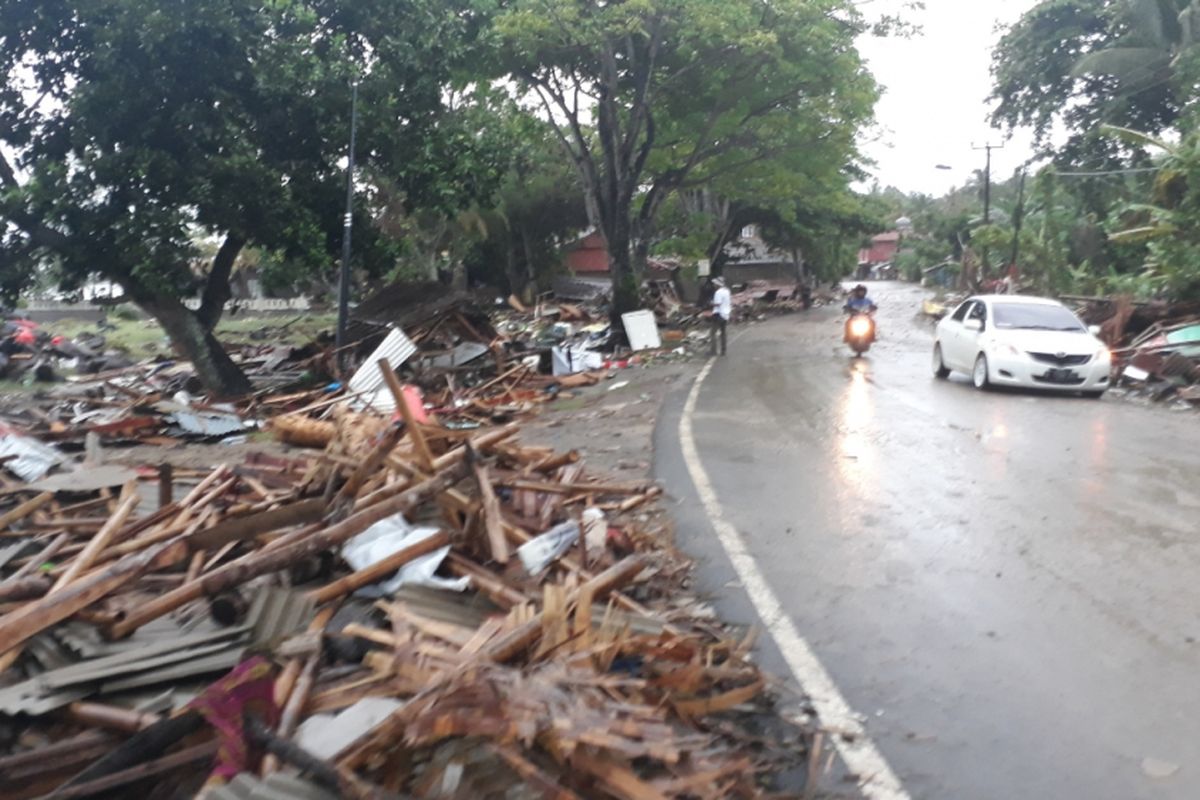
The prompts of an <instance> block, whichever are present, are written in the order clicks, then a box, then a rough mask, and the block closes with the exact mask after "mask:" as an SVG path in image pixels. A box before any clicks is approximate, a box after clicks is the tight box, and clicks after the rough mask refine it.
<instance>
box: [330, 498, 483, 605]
mask: <svg viewBox="0 0 1200 800" xmlns="http://www.w3.org/2000/svg"><path fill="white" fill-rule="evenodd" d="M437 532H438V529H437V528H414V527H412V526H411V525H409V524H408V520H406V519H405V518H404V515H403V514H396V515H395V516H392V517H388V518H387V519H384V520H380V521H379V522H376V523H375V524H374V525H372V526H371V527H369V528H367V529H366V530H365V531H363V532H362V533H360V534H359V535H358V536H355V537H354V538H353V539H351V540H350V541H348V542H346V543H345V544H344V545H342V558H343V559H345V561H346V563H347V564H349V565H350V566H351V567H352V568H353V569H355V570H360V569H366V568H367V567H369V566H371V565H372V564H374V563H376V562H379V561H382V560H383V559H385V558H387V557H388V556H390V555H392V554H393V553H398V552H400V551H401V550H403V549H404V548H406V547H411V546H413V545H414V544H417V543H418V542H421V541H424V540H425V539H428V538H429V537H430V536H433V535H434V534H435V533H437ZM449 554H450V547H449V546H446V547H442V548H439V549H437V550H434V551H433V552H432V553H428V554H426V555H423V556H420V557H418V558H415V559H413V560H412V561H410V562H408V563H407V564H405V565H404V566H403V567H401V568H400V569H399V571H398V572H397V573H396V574H395V575H394V576H392V577H391V578H389V579H387V580H385V581H382V582H380V583H376V584H373V585H371V586H364V587H363V588H362V589H360V590H359V591H360V592H361V593H362V594H364V595H366V596H368V597H382V596H384V595H389V594H395V592H396V591H397V590H398V589H399V588H400V587H401V586H429V587H432V588H434V589H449V590H451V591H455V592H462V591H465V590H466V589H467V587H468V586H470V585H471V580H470V578H458V579H456V580H451V579H447V578H439V577H438V576H437V575H435V574H434V573H436V572H437V568H438V567H439V566H441V563H442V561H443V560H445V558H446V556H447V555H449Z"/></svg>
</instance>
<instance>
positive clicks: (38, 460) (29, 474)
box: [0, 426, 63, 481]
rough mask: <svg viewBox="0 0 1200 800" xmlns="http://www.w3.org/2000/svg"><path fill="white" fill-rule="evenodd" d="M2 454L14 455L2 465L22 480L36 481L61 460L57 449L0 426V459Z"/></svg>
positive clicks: (60, 454)
mask: <svg viewBox="0 0 1200 800" xmlns="http://www.w3.org/2000/svg"><path fill="white" fill-rule="evenodd" d="M4 456H15V458H10V459H9V460H7V461H4V462H3V463H4V467H5V468H6V469H8V471H9V472H11V473H13V474H14V475H16V476H17V477H18V478H20V479H21V480H23V481H36V480H38V479H39V478H41V477H42V476H44V475H45V474H46V473H47V472H49V471H50V470H51V468H53V467H55V466H56V465H58V464H61V463H62V462H63V456H62V453H60V452H58V450H57V449H55V448H53V447H51V446H50V445H48V444H42V443H41V442H39V441H38V440H37V439H31V438H29V437H28V436H21V435H20V434H18V433H14V432H13V431H12V429H11V428H5V427H3V426H0V459H3V458H4Z"/></svg>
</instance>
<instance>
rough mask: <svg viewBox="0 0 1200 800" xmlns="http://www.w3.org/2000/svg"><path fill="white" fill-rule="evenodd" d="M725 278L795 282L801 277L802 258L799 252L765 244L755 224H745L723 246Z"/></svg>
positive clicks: (733, 281)
mask: <svg viewBox="0 0 1200 800" xmlns="http://www.w3.org/2000/svg"><path fill="white" fill-rule="evenodd" d="M725 256H726V261H725V269H724V274H725V278H726V280H728V281H729V282H730V283H735V284H736V283H747V282H749V281H775V282H793V283H794V282H795V281H797V280H798V279H799V278H800V273H801V270H802V268H803V259H801V257H800V254H799V253H795V254H792V253H788V252H785V251H783V250H777V249H775V248H773V247H771V246H770V245H769V244H767V241H766V240H765V239H763V237H762V231H761V230H760V229H759V227H758V226H757V225H747V226H746V227H744V228H742V230H741V231H740V232H739V236H738V238H736V239H734V240H733V241H732V242H730V243H729V244H727V245H725Z"/></svg>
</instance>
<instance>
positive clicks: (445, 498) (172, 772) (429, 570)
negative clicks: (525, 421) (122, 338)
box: [0, 362, 766, 800]
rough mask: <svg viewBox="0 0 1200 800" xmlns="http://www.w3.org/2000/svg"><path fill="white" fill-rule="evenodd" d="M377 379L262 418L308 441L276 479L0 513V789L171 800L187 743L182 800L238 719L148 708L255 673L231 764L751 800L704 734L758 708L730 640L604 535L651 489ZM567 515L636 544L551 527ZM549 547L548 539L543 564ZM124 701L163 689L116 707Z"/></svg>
mask: <svg viewBox="0 0 1200 800" xmlns="http://www.w3.org/2000/svg"><path fill="white" fill-rule="evenodd" d="M381 366H383V367H386V362H383V363H382V364H381ZM387 371H388V372H389V373H390V370H387ZM519 374H520V373H519V372H513V371H512V370H510V371H508V372H506V373H503V374H502V376H501V377H502V378H504V377H505V376H509V378H510V379H515V378H518V377H519ZM393 377H394V376H393ZM503 382H504V381H503V380H501V383H503ZM389 385H390V386H391V388H392V390H393V391H394V393H395V397H396V401H397V403H398V404H399V406H400V408H401V409H404V410H403V411H402V412H401V413H400V414H397V415H396V418H395V419H388V418H385V417H383V416H380V415H377V414H374V413H371V412H369V411H366V412H364V411H356V410H354V409H353V408H352V407H351V406H350V405H349V404H342V405H330V404H317V405H316V406H314V410H312V411H308V412H304V413H300V414H296V413H293V414H290V415H288V416H282V417H278V418H277V419H276V420H275V422H274V425H273V427H274V429H275V431H276V432H277V433H279V434H280V435H281V436H282V437H283V438H285V440H288V441H294V442H297V443H301V444H305V445H313V444H318V443H319V444H320V446H321V447H322V448H323V450H322V451H321V452H310V454H309V455H306V456H304V457H302V458H299V459H296V460H290V461H289V460H282V459H276V460H274V461H271V460H255V461H252V462H247V463H244V464H228V465H221V466H218V467H217V468H215V469H213V470H211V471H210V472H208V473H207V474H189V473H188V472H187V471H185V470H174V471H170V470H145V471H143V472H141V473H139V475H140V480H143V481H146V482H147V483H148V484H149V485H141V484H140V481H137V480H135V481H129V482H127V483H126V484H125V485H124V486H119V485H118V486H119V488H118V487H114V488H113V489H112V490H109V489H105V490H103V491H101V492H96V491H94V490H92V491H81V492H72V491H70V490H64V491H54V492H50V491H46V492H38V491H33V490H28V491H26V490H23V489H22V488H21V487H13V490H12V491H9V492H8V493H7V494H6V495H4V496H3V498H0V523H2V526H0V527H2V529H0V537H2V538H0V548H4V549H2V550H0V610H2V611H3V613H2V614H0V659H2V661H0V663H4V664H6V665H7V669H6V670H5V671H4V672H3V678H4V683H3V686H0V717H2V718H4V724H5V725H6V727H5V730H6V731H14V732H17V733H20V735H19V736H14V737H12V740H13V741H14V742H16V744H14V745H12V746H10V747H9V749H8V750H7V752H6V753H5V752H3V751H0V796H3V797H6V798H7V797H13V798H25V797H37V796H41V795H45V794H50V793H53V792H55V791H59V792H60V794H59V795H57V796H82V795H84V794H87V793H89V792H91V791H93V790H95V791H99V790H100V789H103V790H104V791H118V792H121V793H123V794H122V796H133V794H134V793H135V792H137V791H144V790H146V789H148V788H150V787H153V786H157V785H160V784H170V783H172V782H173V784H174V785H176V786H177V787H184V786H188V787H191V789H190V791H194V789H195V788H197V787H198V786H199V784H200V783H202V782H204V780H205V776H206V774H207V773H208V771H209V770H210V769H211V767H212V764H213V758H212V754H213V752H214V750H215V751H216V752H217V753H218V756H217V759H216V764H217V766H218V767H219V769H218V770H217V771H216V772H214V773H213V776H210V778H209V782H210V783H220V782H222V781H223V780H226V779H227V778H228V777H229V775H230V774H232V773H230V772H229V770H230V767H229V764H228V763H227V761H226V760H225V759H227V758H228V753H229V752H230V751H229V750H228V748H226V747H225V746H224V745H222V746H221V747H220V748H219V749H218V748H217V747H216V743H217V738H216V737H217V736H218V730H219V729H220V730H222V731H224V732H223V733H221V734H220V735H222V736H227V735H230V731H231V730H232V731H234V732H235V734H234V735H236V731H237V730H240V728H238V727H236V726H235V727H233V728H219V726H217V725H216V724H215V723H212V719H213V717H212V715H213V714H214V713H219V711H214V709H218V710H219V709H222V708H225V705H220V704H218V705H216V706H213V707H211V708H207V710H205V712H204V718H203V719H200V720H197V719H196V717H195V712H194V711H192V710H190V709H192V708H193V706H187V707H184V706H182V705H177V704H181V703H182V702H184V701H183V700H182V699H180V700H176V699H175V697H176V694H175V693H171V692H169V691H168V690H172V689H176V690H178V693H177V696H178V697H179V698H188V697H192V696H195V695H199V696H200V697H201V698H203V697H205V696H206V695H205V694H204V687H205V686H207V685H209V684H212V682H213V681H214V680H216V679H217V678H219V677H220V676H221V675H223V674H225V673H229V670H230V669H231V668H235V669H234V672H233V673H229V674H228V675H226V677H225V678H223V679H222V680H223V681H231V680H235V679H237V678H238V676H239V675H240V674H241V673H239V670H246V671H247V673H246V674H250V672H249V671H250V670H251V666H247V665H254V664H258V663H259V661H256V660H254V659H261V658H262V657H263V656H266V657H267V660H266V661H265V662H262V663H267V664H272V667H271V670H272V671H271V672H270V673H269V675H273V677H270V678H269V680H271V681H273V683H272V684H270V685H271V687H272V688H271V690H270V691H269V692H267V696H268V697H269V698H271V699H272V700H271V701H269V702H268V705H267V706H251V705H249V704H247V705H245V706H240V705H239V706H237V709H236V715H237V719H243V717H244V719H245V720H246V726H247V727H246V731H247V733H246V734H244V735H245V736H248V737H249V738H247V739H246V742H245V743H246V749H245V753H244V754H243V756H244V757H243V758H242V759H241V760H240V761H238V762H237V764H236V766H235V767H234V768H232V769H233V771H234V772H236V771H239V770H240V771H242V772H250V773H257V774H258V775H260V776H263V779H264V780H265V779H266V778H265V776H267V775H270V774H273V773H276V772H280V771H284V772H294V773H297V774H299V775H302V776H304V777H305V778H306V779H307V780H309V781H311V782H313V783H315V784H317V785H324V786H325V788H327V789H330V790H332V791H333V792H335V793H342V794H343V796H362V797H367V796H375V797H385V796H394V795H403V796H414V797H435V796H438V797H441V796H451V795H447V794H444V792H445V791H447V788H446V787H450V786H457V787H458V790H457V792H458V793H457V794H454V795H453V796H459V797H464V796H471V797H497V798H498V797H502V796H510V795H506V792H509V791H510V790H511V789H512V788H513V787H516V786H524V787H525V793H526V794H528V793H529V792H532V793H533V794H535V795H540V796H542V797H554V798H600V797H605V798H628V799H629V800H649V798H683V797H688V798H717V797H754V796H758V795H759V789H758V786H757V783H758V777H759V775H760V773H761V772H762V771H763V770H764V768H765V766H764V764H763V763H762V761H761V760H760V759H759V758H758V757H757V756H755V755H754V754H753V752H752V751H751V749H750V747H749V745H747V746H746V747H740V746H739V745H738V743H737V741H736V739H735V738H734V737H731V735H730V733H729V731H730V730H731V728H730V727H729V725H728V724H727V723H728V722H729V718H730V716H731V713H732V712H738V711H745V710H746V705H747V704H750V703H753V702H755V701H756V700H757V699H758V698H759V697H760V695H762V694H763V691H764V686H765V683H766V681H765V679H764V677H763V676H762V675H761V674H760V672H759V671H758V669H757V668H755V667H754V666H753V665H752V664H750V663H749V662H748V661H747V660H746V650H747V649H748V647H749V642H748V640H747V641H745V642H739V641H737V640H736V639H728V640H726V639H724V638H722V637H721V636H720V635H718V634H716V633H714V626H713V625H712V623H711V619H707V618H705V617H704V615H700V614H698V615H697V619H696V620H694V621H693V620H692V619H691V618H690V616H689V613H688V609H689V606H688V604H687V603H686V602H685V601H683V599H682V598H681V597H680V596H679V594H678V586H679V584H678V582H677V577H678V576H679V575H680V574H682V572H683V571H684V569H685V568H684V567H681V565H680V559H679V557H678V556H677V555H676V554H675V553H674V552H673V551H672V550H671V549H670V547H669V545H668V544H666V543H664V542H663V541H661V537H655V536H651V535H649V534H647V533H646V532H645V531H644V530H639V529H637V527H638V524H637V523H636V522H634V521H632V520H631V519H630V518H627V517H623V516H622V514H623V513H624V512H626V511H628V510H630V509H634V508H638V507H640V506H642V505H643V504H645V503H650V502H653V500H654V498H655V497H657V496H658V495H659V493H660V490H659V489H658V488H657V487H655V486H653V485H652V484H649V483H646V482H614V481H612V480H607V479H605V478H603V477H602V476H592V475H589V474H588V472H587V470H586V467H585V465H584V463H583V460H582V459H581V458H580V455H579V454H578V453H575V452H571V453H556V452H553V451H551V450H547V449H544V448H536V447H529V446H524V445H521V444H519V443H518V442H517V441H516V438H515V437H516V435H517V433H518V428H517V426H516V425H508V426H505V427H495V428H484V429H483V430H479V431H472V432H462V431H452V430H447V429H443V428H440V427H438V425H437V424H436V422H427V421H425V420H424V417H423V416H422V418H421V419H417V417H416V415H415V414H414V413H412V411H411V410H410V409H408V408H407V406H406V405H405V403H406V394H405V392H404V391H403V389H402V387H400V386H399V385H398V384H396V382H395V381H394V380H390V381H389ZM259 402H260V403H262V404H264V405H269V404H270V400H269V399H263V398H260V399H259ZM318 407H319V413H320V416H321V418H317V417H316V416H313V415H315V414H317V413H318V412H317V408H318ZM159 479H161V480H163V481H165V482H166V487H165V489H164V490H163V492H161V493H160V492H159V491H158V490H157V489H156V486H155V485H154V481H156V480H159ZM177 498H178V499H177ZM160 506H161V507H160ZM585 507H586V508H598V509H607V510H608V511H609V514H608V517H607V519H602V521H601V524H602V525H603V526H605V527H601V528H600V532H601V533H605V532H606V530H607V526H609V525H611V526H613V527H614V528H616V529H617V530H618V531H619V532H621V538H620V540H621V541H624V542H631V541H632V542H637V543H638V547H637V552H632V553H630V552H628V551H625V550H622V551H616V550H613V549H612V548H610V547H609V546H608V545H598V543H597V542H598V541H604V542H607V541H609V537H606V536H601V537H600V539H599V540H591V539H589V540H588V541H587V542H586V543H585V542H584V541H583V540H584V535H583V533H582V530H583V526H582V525H577V526H576V527H575V528H571V527H570V526H569V525H568V526H566V527H563V524H564V523H570V522H571V521H572V520H574V521H575V522H576V523H579V522H580V520H581V515H582V512H583V511H584V509H585ZM589 513H591V514H592V515H593V517H592V518H593V519H595V516H594V515H595V514H598V513H600V512H597V511H592V512H589ZM584 518H585V519H586V517H584ZM551 529H555V531H556V532H555V533H554V534H552V536H550V537H543V534H546V532H547V531H550V530H551ZM660 530H661V528H660ZM562 531H567V533H568V534H569V533H570V532H571V531H574V532H575V534H576V538H575V539H574V540H567V541H566V542H565V547H563V548H562V549H554V548H558V547H559V541H558V539H557V538H555V537H559V536H560V535H561V532H562ZM548 539H553V541H548ZM10 545H11V546H10ZM589 548H590V549H589ZM543 551H544V552H545V553H548V554H549V555H544V556H539V558H542V557H545V558H547V559H548V560H546V561H541V562H537V563H539V564H542V566H539V567H538V568H537V569H536V574H530V572H528V571H527V570H528V569H530V568H531V567H529V566H528V565H529V563H531V562H530V561H529V560H528V559H529V558H531V556H530V552H538V553H541V552H543ZM352 552H353V553H354V554H355V555H354V556H353V557H352V556H351V553H352ZM363 553H368V554H369V555H366V556H364V555H363ZM518 556H520V558H518ZM364 559H365V560H364ZM535 560H536V559H535ZM585 565H586V566H585ZM456 582H459V583H456ZM285 623H286V624H285ZM251 654H254V659H251V658H250V655H251ZM239 662H240V664H239ZM253 669H255V670H257V669H259V667H253ZM254 674H258V673H254ZM264 674H268V673H264ZM35 676H36V677H37V678H38V679H37V681H35V682H30V679H32V678H34V677H35ZM131 676H132V677H131ZM248 685H249V684H248ZM4 687H12V688H11V689H10V688H4ZM22 687H24V688H22ZM148 689H154V690H155V691H156V692H160V693H161V692H167V694H163V695H161V697H160V699H159V700H158V701H157V704H156V705H154V707H153V708H150V709H147V708H145V707H140V708H138V709H137V710H134V709H133V703H134V700H135V699H136V698H137V697H138V695H137V692H138V691H142V692H145V691H146V690H148ZM222 691H224V690H222ZM238 691H240V690H238ZM239 696H240V695H238V693H237V691H233V690H230V692H229V693H228V694H227V695H225V696H223V697H224V699H223V700H222V701H221V703H224V704H226V705H228V704H233V703H238V702H240V701H239V700H237V698H238V697H239ZM247 702H248V701H247ZM264 702H267V701H264ZM380 704H382V705H380ZM68 707H69V709H68ZM230 713H234V712H230ZM716 715H726V718H725V719H723V720H721V721H720V724H714V720H719V718H718V717H717V716H716ZM732 717H737V714H736V713H732ZM185 723H186V724H185ZM210 723H212V724H210ZM251 723H253V724H251ZM109 731H119V732H121V736H117V735H113V734H111V733H109ZM718 731H720V733H719V734H718ZM130 734H134V737H133V738H132V739H129V740H128V741H125V740H124V739H123V738H122V736H128V735H130ZM222 741H224V740H222ZM72 742H76V743H78V746H77V747H75V746H72V745H71V743H72ZM60 746H61V748H62V755H60V756H56V757H55V758H47V759H46V760H44V761H38V760H37V759H34V758H32V756H31V755H30V753H31V752H32V748H38V747H44V748H49V750H48V752H55V753H57V752H58V751H57V750H54V748H58V747H60ZM264 748H265V749H266V750H269V752H270V754H271V755H270V757H269V758H267V759H266V760H265V761H262V760H261V756H262V755H263V749H264ZM76 749H77V750H78V751H79V753H87V754H88V758H87V759H85V758H83V756H82V755H81V756H80V757H79V758H75V757H74V754H75V750H76ZM239 752H240V751H239ZM93 762H94V763H93ZM222 770H224V771H222Z"/></svg>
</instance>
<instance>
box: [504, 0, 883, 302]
mask: <svg viewBox="0 0 1200 800" xmlns="http://www.w3.org/2000/svg"><path fill="white" fill-rule="evenodd" d="M496 25H497V31H498V32H499V35H500V37H501V40H502V43H503V47H504V53H503V57H502V59H501V64H502V68H503V70H504V72H505V74H506V75H507V76H508V77H509V78H510V79H511V80H512V81H514V83H515V85H516V86H517V87H518V89H519V90H520V91H521V92H524V93H528V94H529V96H531V97H532V98H534V99H535V100H536V102H537V103H538V104H539V105H540V106H541V108H542V110H543V113H544V114H545V116H546V118H547V119H549V120H551V121H552V122H553V124H554V125H555V128H556V132H557V135H558V138H559V141H560V143H561V144H562V146H563V148H564V150H565V151H566V152H567V153H568V154H569V157H570V159H571V161H572V163H573V164H574V165H575V167H576V168H577V170H578V171H579V174H580V178H581V181H582V183H583V187H584V191H585V192H586V196H587V199H588V209H589V214H590V217H591V219H592V221H593V224H594V225H595V226H596V227H597V228H598V229H599V230H600V231H601V232H602V233H603V235H604V237H605V239H606V241H607V244H608V249H609V259H610V272H611V275H612V279H613V285H614V300H615V303H614V306H615V310H616V311H617V312H620V311H624V310H628V309H630V308H632V307H634V306H635V305H636V303H637V276H638V274H639V271H640V269H641V267H642V265H643V264H644V260H645V257H646V255H647V254H648V252H649V249H650V245H651V242H652V231H653V226H654V223H655V221H656V218H657V216H658V214H659V212H660V211H661V209H662V207H663V204H664V203H665V202H666V201H667V199H668V198H669V197H671V196H672V194H674V193H676V192H680V191H686V190H689V189H696V188H700V187H705V186H712V185H713V184H714V183H716V182H719V181H720V180H722V179H723V178H725V177H726V176H739V177H742V178H745V177H746V176H749V175H750V174H752V171H753V170H754V169H756V167H757V166H759V165H765V164H766V163H767V162H770V161H772V160H773V159H778V158H780V157H782V156H784V155H786V154H792V155H795V156H796V157H802V156H803V155H804V148H806V147H812V148H813V149H814V151H816V150H819V149H821V147H822V146H823V145H824V144H825V143H826V142H827V141H829V140H836V141H837V142H840V143H841V144H842V147H841V151H840V153H839V155H840V156H841V158H840V159H839V158H837V157H836V156H834V157H833V159H832V160H833V163H835V164H837V165H838V166H841V164H842V163H844V162H846V161H849V160H851V159H852V158H853V148H852V145H850V144H849V142H851V141H852V133H853V131H854V130H855V129H856V127H857V126H858V125H860V124H861V123H863V122H865V121H866V120H867V119H868V118H869V117H870V115H871V111H872V108H873V104H874V100H875V97H876V86H875V83H874V81H873V79H872V78H871V76H870V75H869V74H868V73H867V71H866V69H865V68H864V66H863V64H862V61H861V59H860V58H859V54H858V52H857V50H856V49H855V47H854V39H855V37H856V36H857V35H858V34H859V33H861V32H862V31H863V29H864V26H863V24H862V22H861V19H860V17H859V16H858V14H857V12H856V11H855V9H854V7H853V5H852V4H851V3H849V2H845V1H844V0H783V1H782V2H771V3H767V2H764V1H763V0H732V2H730V1H729V0H720V1H718V0H639V1H638V2H633V0H627V1H626V2H616V3H608V4H603V5H598V4H595V3H590V2H586V1H585V0H515V1H514V2H513V3H511V4H510V5H509V6H507V7H506V9H505V11H504V12H502V13H501V15H500V16H499V18H498V19H497V23H496ZM824 155H825V156H827V157H828V156H829V153H828V152H825V153H824ZM814 157H820V156H817V155H815V153H814Z"/></svg>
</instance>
